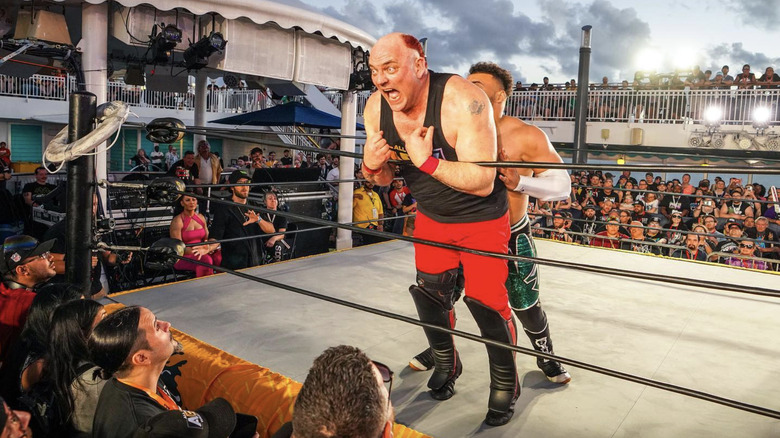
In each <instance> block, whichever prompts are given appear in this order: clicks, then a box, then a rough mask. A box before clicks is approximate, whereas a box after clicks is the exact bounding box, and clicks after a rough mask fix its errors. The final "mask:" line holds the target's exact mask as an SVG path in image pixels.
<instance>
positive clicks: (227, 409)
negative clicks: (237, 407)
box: [133, 397, 257, 438]
mask: <svg viewBox="0 0 780 438" xmlns="http://www.w3.org/2000/svg"><path fill="white" fill-rule="evenodd" d="M235 427H236V412H235V411H234V410H233V407H232V406H230V403H229V402H228V401H227V400H225V399H224V398H221V397H219V398H215V399H214V400H212V401H210V402H208V403H206V404H205V405H203V406H202V407H201V408H200V409H196V410H194V411H184V410H181V411H179V410H176V411H166V412H163V413H161V414H157V415H155V416H154V417H152V418H150V419H149V420H148V421H147V422H146V423H144V424H143V425H142V426H140V427H139V428H138V430H136V432H135V434H134V435H133V438H226V437H228V436H230V435H231V434H232V433H233V429H235ZM255 436H257V433H256V432H255Z"/></svg>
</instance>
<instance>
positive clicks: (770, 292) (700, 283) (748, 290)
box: [172, 191, 780, 298]
mask: <svg viewBox="0 0 780 438" xmlns="http://www.w3.org/2000/svg"><path fill="white" fill-rule="evenodd" d="M172 192H174V193H179V194H182V195H187V196H190V197H194V198H200V199H210V200H211V201H212V202H215V203H219V204H223V205H231V206H238V207H243V208H247V206H246V205H245V204H239V203H236V202H233V201H228V200H223V199H216V198H209V197H207V196H203V195H196V194H193V193H187V192H181V191H172ZM251 207H252V209H253V210H257V211H260V212H262V213H272V214H278V215H280V216H284V217H286V218H288V219H294V220H296V221H299V222H308V223H313V224H316V225H324V226H332V227H337V228H343V229H347V230H351V231H354V232H358V233H363V234H368V235H371V236H375V237H382V238H390V239H397V240H403V241H406V242H411V243H420V244H423V245H428V246H433V247H437V248H442V249H450V250H455V251H462V252H467V253H469V254H474V255H481V256H486V257H495V258H499V259H503V260H508V261H513V262H526V263H537V264H540V265H547V266H553V267H557V268H564V269H577V270H581V271H585V272H593V273H598V274H606V275H612V276H618V277H623V278H625V277H633V278H638V279H642V280H649V281H653V282H663V283H671V284H679V285H684V286H693V287H699V288H702V287H709V288H713V289H721V290H724V291H729V292H739V293H745V294H750V295H760V296H770V297H775V298H780V291H777V290H775V289H767V288H761V287H755V286H750V287H747V286H742V287H740V286H737V285H732V284H727V283H720V282H715V281H709V280H691V279H683V278H677V277H672V276H668V275H663V274H646V273H642V272H636V271H628V270H625V269H607V268H606V267H602V266H594V265H586V264H580V263H571V262H562V261H559V260H552V259H543V258H538V257H526V256H521V255H512V254H502V253H497V252H492V251H484V250H477V249H471V248H464V247H459V246H455V245H449V244H446V243H441V242H434V241H432V240H425V239H419V238H415V237H409V236H404V235H398V234H393V233H386V232H384V231H376V230H371V229H366V228H360V227H356V226H353V225H346V224H340V223H338V222H332V221H328V220H325V219H319V218H314V217H309V216H304V215H301V214H297V213H291V212H280V211H278V210H268V209H266V208H264V207H260V206H251Z"/></svg>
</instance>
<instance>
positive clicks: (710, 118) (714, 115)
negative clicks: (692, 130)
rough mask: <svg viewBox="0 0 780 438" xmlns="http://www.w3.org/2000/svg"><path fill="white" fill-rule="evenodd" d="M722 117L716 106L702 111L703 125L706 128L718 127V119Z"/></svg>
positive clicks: (721, 112)
mask: <svg viewBox="0 0 780 438" xmlns="http://www.w3.org/2000/svg"><path fill="white" fill-rule="evenodd" d="M722 116H723V111H721V109H720V108H718V107H716V106H711V107H709V108H707V109H705V110H704V125H705V126H706V127H707V128H710V129H713V128H717V127H718V126H720V119H721V117H722Z"/></svg>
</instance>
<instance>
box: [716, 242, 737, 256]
mask: <svg viewBox="0 0 780 438" xmlns="http://www.w3.org/2000/svg"><path fill="white" fill-rule="evenodd" d="M738 249H739V244H738V243H737V242H735V241H733V240H731V239H728V240H724V241H723V242H719V243H718V244H717V245H715V252H723V253H729V254H731V253H733V252H735V251H736V250H738Z"/></svg>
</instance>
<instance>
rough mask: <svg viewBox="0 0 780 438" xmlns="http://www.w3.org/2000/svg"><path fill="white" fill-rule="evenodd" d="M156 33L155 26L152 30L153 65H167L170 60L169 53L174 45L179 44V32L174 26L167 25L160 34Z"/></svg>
mask: <svg viewBox="0 0 780 438" xmlns="http://www.w3.org/2000/svg"><path fill="white" fill-rule="evenodd" d="M163 24H165V23H163ZM156 32H157V25H156V24H155V25H154V29H152V35H151V37H152V43H151V44H152V57H153V59H154V63H155V64H164V63H167V62H168V60H169V59H170V58H171V51H172V50H173V48H174V47H176V44H179V43H180V42H181V30H179V28H177V27H176V26H174V25H172V24H169V25H167V26H165V27H164V28H163V29H162V31H160V33H158V34H155V33H156Z"/></svg>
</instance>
